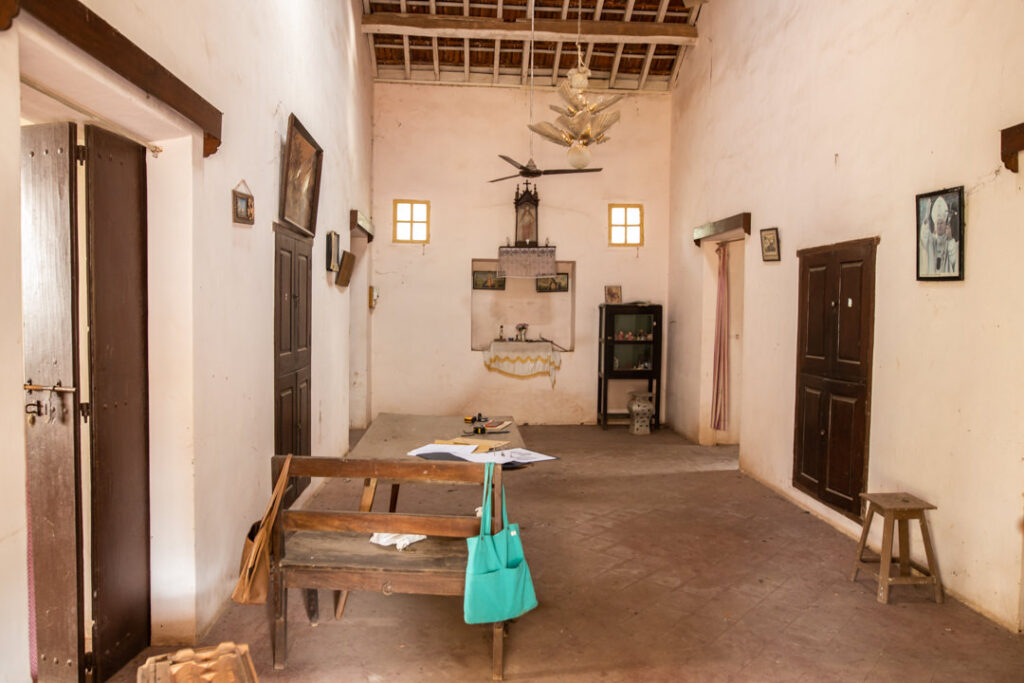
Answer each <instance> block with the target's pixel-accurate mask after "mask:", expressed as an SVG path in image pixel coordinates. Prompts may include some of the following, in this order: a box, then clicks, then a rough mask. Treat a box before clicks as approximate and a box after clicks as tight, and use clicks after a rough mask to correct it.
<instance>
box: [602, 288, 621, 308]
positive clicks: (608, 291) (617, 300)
mask: <svg viewBox="0 0 1024 683" xmlns="http://www.w3.org/2000/svg"><path fill="white" fill-rule="evenodd" d="M604 302H605V303H606V304H621V303H622V285H605V286H604Z"/></svg>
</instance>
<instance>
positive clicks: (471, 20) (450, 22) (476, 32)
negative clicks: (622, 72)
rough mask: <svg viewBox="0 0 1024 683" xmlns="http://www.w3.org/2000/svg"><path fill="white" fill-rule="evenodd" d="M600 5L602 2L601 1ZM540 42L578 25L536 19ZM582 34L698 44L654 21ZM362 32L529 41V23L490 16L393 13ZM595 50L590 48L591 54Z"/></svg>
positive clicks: (377, 17) (594, 38) (369, 22)
mask: <svg viewBox="0 0 1024 683" xmlns="http://www.w3.org/2000/svg"><path fill="white" fill-rule="evenodd" d="M598 2H599V3H600V2H601V0H598ZM535 23H536V37H535V40H538V41H545V42H547V41H552V42H554V41H559V40H575V39H576V22H575V21H571V20H565V21H563V20H561V19H537V20H536V21H535ZM582 31H583V35H585V36H586V37H587V40H588V41H589V42H590V43H591V45H593V44H594V43H624V44H630V45H638V44H639V45H645V44H648V43H658V44H659V45H679V46H685V45H695V44H696V43H697V29H696V27H694V26H691V25H689V24H665V23H661V24H658V23H654V22H626V21H584V22H582ZM362 32H363V33H373V34H391V35H400V36H430V37H437V38H481V39H485V40H497V39H501V40H521V41H523V42H524V43H525V42H529V40H530V22H529V21H527V20H517V21H504V20H501V19H497V18H488V17H457V16H456V17H452V16H430V15H427V14H414V15H409V14H395V13H390V12H385V13H374V14H368V15H363V21H362ZM590 50H592V47H590V48H588V52H589V51H590Z"/></svg>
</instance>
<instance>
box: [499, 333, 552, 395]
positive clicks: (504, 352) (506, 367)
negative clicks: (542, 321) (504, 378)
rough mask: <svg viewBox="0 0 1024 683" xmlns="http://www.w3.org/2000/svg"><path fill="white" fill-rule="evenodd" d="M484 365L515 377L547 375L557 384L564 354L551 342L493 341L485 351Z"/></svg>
mask: <svg viewBox="0 0 1024 683" xmlns="http://www.w3.org/2000/svg"><path fill="white" fill-rule="evenodd" d="M484 365H485V366H486V367H487V369H488V370H492V371H494V372H501V373H504V374H506V375H512V376H513V377H533V376H534V375H547V376H548V377H550V378H551V386H555V373H556V372H557V371H558V369H559V368H560V367H562V354H560V353H559V352H558V351H555V349H554V347H552V345H551V342H542V341H536V342H504V341H493V342H491V348H489V349H488V350H487V351H485V352H484Z"/></svg>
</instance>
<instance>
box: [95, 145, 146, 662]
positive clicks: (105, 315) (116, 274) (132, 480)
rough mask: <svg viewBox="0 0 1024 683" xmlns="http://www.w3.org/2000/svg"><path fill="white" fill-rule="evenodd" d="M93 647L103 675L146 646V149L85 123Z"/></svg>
mask: <svg viewBox="0 0 1024 683" xmlns="http://www.w3.org/2000/svg"><path fill="white" fill-rule="evenodd" d="M85 141H86V150H87V152H86V165H85V168H86V185H85V188H86V207H87V213H86V216H87V235H88V252H87V253H88V273H89V366H90V367H89V372H90V380H89V387H90V394H91V396H90V400H89V403H90V406H91V412H92V429H91V430H90V433H91V435H92V441H91V447H92V448H91V454H92V455H91V469H92V472H91V482H92V489H91V490H92V496H91V497H92V533H91V539H92V541H91V543H92V614H93V632H92V647H93V661H94V667H95V680H97V681H104V680H106V679H107V678H109V677H110V676H112V675H113V674H115V673H116V672H117V671H118V670H119V669H120V668H121V667H122V666H124V664H125V663H127V662H128V660H130V659H131V658H132V657H134V656H135V655H136V654H138V653H139V652H141V651H142V650H143V649H144V648H145V647H146V646H148V645H149V634H150V603H149V370H148V347H147V287H146V282H147V275H146V272H147V266H146V264H147V258H146V158H145V149H144V148H143V147H142V146H140V145H138V144H136V143H134V142H132V141H131V140H127V139H125V138H122V137H120V136H118V135H114V134H113V133H109V132H107V131H104V130H102V129H99V128H95V127H92V126H86V128H85Z"/></svg>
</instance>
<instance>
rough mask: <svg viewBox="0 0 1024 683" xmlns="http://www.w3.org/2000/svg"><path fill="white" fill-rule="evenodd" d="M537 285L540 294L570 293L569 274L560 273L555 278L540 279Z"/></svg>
mask: <svg viewBox="0 0 1024 683" xmlns="http://www.w3.org/2000/svg"><path fill="white" fill-rule="evenodd" d="M536 283H537V291H538V292H568V291H569V273H558V274H557V275H555V276H554V277H539V278H537V280H536Z"/></svg>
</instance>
